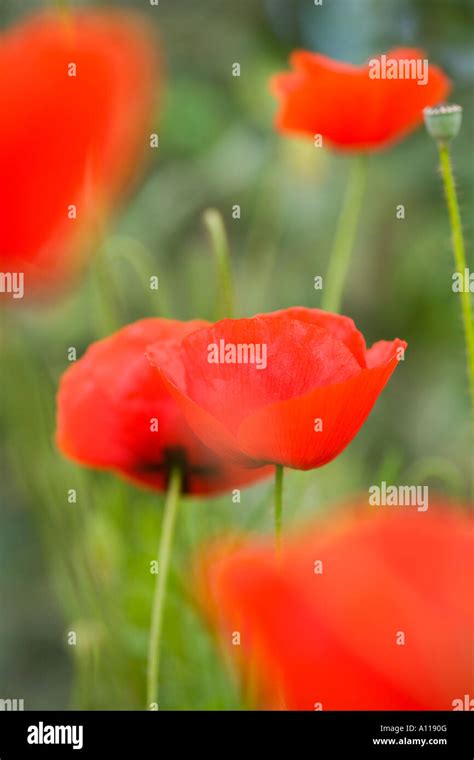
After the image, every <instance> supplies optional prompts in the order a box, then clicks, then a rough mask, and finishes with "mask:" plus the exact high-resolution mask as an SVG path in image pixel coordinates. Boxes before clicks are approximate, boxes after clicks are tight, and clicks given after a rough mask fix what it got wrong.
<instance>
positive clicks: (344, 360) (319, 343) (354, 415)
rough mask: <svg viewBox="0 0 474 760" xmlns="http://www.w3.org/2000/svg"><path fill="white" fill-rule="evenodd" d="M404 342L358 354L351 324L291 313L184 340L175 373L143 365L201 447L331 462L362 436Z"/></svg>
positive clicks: (155, 350)
mask: <svg viewBox="0 0 474 760" xmlns="http://www.w3.org/2000/svg"><path fill="white" fill-rule="evenodd" d="M405 347H406V343H405V342H404V341H402V340H399V339H396V340H394V341H380V342H379V343H376V344H375V345H374V346H372V348H370V349H368V350H367V349H366V346H365V340H364V337H363V335H362V334H361V333H360V332H359V331H358V330H357V329H356V327H355V325H354V322H353V321H352V319H349V318H348V317H344V316H340V315H338V314H330V313H328V312H324V311H321V310H320V309H306V308H303V307H294V308H290V309H284V310H282V311H276V312H273V313H270V314H260V315H257V316H256V317H253V318H251V319H235V320H234V319H225V320H222V321H221V322H217V323H215V324H213V325H211V326H209V327H206V328H204V329H202V330H198V331H197V332H194V333H193V334H192V335H189V336H188V337H186V338H185V339H184V340H183V341H182V343H181V345H180V348H179V355H180V362H179V365H178V366H177V367H176V366H172V365H170V364H169V362H168V361H167V356H166V351H164V350H163V347H162V346H161V345H160V344H157V345H154V346H150V348H149V349H148V352H147V354H148V357H149V359H150V362H151V363H152V365H153V366H155V367H156V368H157V369H158V371H159V372H160V375H161V377H162V378H163V380H164V382H165V383H166V385H167V387H168V389H169V391H170V393H172V395H173V396H174V398H175V399H176V401H177V402H178V404H179V405H180V407H181V409H182V410H183V413H184V415H185V416H186V419H187V420H188V422H189V424H190V425H191V427H192V428H193V430H194V431H195V433H196V435H198V436H200V437H201V438H202V440H203V441H204V442H205V443H206V445H207V446H209V447H210V448H213V449H214V450H215V451H218V452H220V453H222V454H223V455H224V456H227V457H230V458H232V459H233V460H234V461H235V462H236V463H241V464H247V465H249V464H254V465H263V464H269V463H271V464H278V465H284V466H287V467H293V468H296V469H301V470H309V469H312V468H314V467H320V466H321V465H323V464H326V463H327V462H330V461H331V460H332V459H334V457H336V456H337V455H338V454H340V452H341V451H342V450H343V449H344V448H345V447H346V446H347V445H348V443H349V442H350V441H351V440H352V439H353V438H354V436H355V435H356V433H357V432H358V431H359V429H360V428H361V426H362V424H363V423H364V421H365V420H366V418H367V416H368V415H369V413H370V410H371V409H372V407H373V405H374V403H375V401H376V400H377V398H378V396H379V394H380V393H381V391H382V389H383V387H384V386H385V384H386V383H387V381H388V379H389V377H390V375H391V374H392V372H393V371H394V369H395V367H396V366H397V363H398V361H399V359H401V358H403V352H404V350H405Z"/></svg>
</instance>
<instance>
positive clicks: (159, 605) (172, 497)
mask: <svg viewBox="0 0 474 760" xmlns="http://www.w3.org/2000/svg"><path fill="white" fill-rule="evenodd" d="M181 483H182V473H181V469H180V468H179V467H174V468H173V469H172V470H171V475H170V479H169V483H168V491H167V494H166V500H165V511H164V515H163V524H162V528H161V538H160V545H159V549H158V572H157V575H156V583H155V591H154V594H153V604H152V611H151V623H150V638H149V647H148V666H147V709H150V708H151V706H152V705H153V704H158V690H159V677H160V649H161V634H162V627H163V609H164V603H165V597H166V586H167V580H168V575H169V565H170V556H171V545H172V543H173V534H174V526H175V522H176V514H177V511H178V504H179V496H180V493H181Z"/></svg>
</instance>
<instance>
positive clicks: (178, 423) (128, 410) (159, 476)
mask: <svg viewBox="0 0 474 760" xmlns="http://www.w3.org/2000/svg"><path fill="white" fill-rule="evenodd" d="M207 324H208V323H207V322H203V321H198V320H195V321H191V322H177V321H173V320H167V319H144V320H141V321H139V322H135V323H134V324H131V325H128V326H127V327H124V328H123V329H121V330H119V331H118V332H116V333H115V334H114V335H111V336H110V337H107V338H105V339H104V340H100V341H98V342H97V343H94V344H93V345H92V346H90V347H89V349H88V350H87V351H86V353H85V354H84V356H83V357H82V358H81V359H79V361H77V362H76V363H74V364H73V365H72V366H71V367H70V368H69V369H68V370H67V371H66V372H65V373H64V375H63V377H62V379H61V382H60V387H59V391H58V397H57V432H56V440H57V445H58V447H59V449H60V451H61V452H62V453H63V454H65V455H66V456H68V457H69V458H71V459H73V460H75V461H76V462H79V463H81V464H84V465H88V466H89V467H96V468H100V469H107V470H113V471H115V472H117V473H118V474H120V475H122V476H124V477H126V478H128V479H131V480H132V481H134V482H136V483H139V484H141V485H145V486H148V487H150V488H154V489H157V490H159V491H164V490H165V489H166V488H167V486H168V479H169V476H170V472H171V470H172V468H173V467H179V468H180V469H181V471H182V479H183V484H182V490H183V492H184V493H190V494H195V495H205V494H213V493H217V492H220V491H225V490H228V489H232V488H237V487H239V486H245V485H247V484H250V483H254V482H255V481H257V480H261V479H262V478H263V477H265V475H268V474H271V473H272V468H267V469H266V470H265V469H255V468H254V469H248V468H247V469H243V468H240V467H235V466H233V465H232V464H231V463H228V462H226V461H224V460H223V459H222V458H220V457H218V456H216V454H214V453H213V452H212V451H210V450H209V449H208V448H206V446H204V445H203V443H202V442H201V441H200V440H199V439H198V438H197V437H196V436H195V435H194V433H193V432H192V431H191V429H190V427H189V426H188V424H187V423H186V421H185V419H184V417H183V415H182V413H181V411H180V409H179V407H178V405H177V404H176V402H175V401H174V399H173V398H172V396H171V395H170V394H169V392H168V391H167V389H166V387H165V384H164V383H163V381H162V380H161V379H160V377H159V375H158V373H157V372H156V371H155V370H153V369H152V368H151V367H150V364H149V363H148V361H147V359H146V356H145V349H146V347H147V346H148V345H149V344H150V343H156V341H159V345H160V346H161V348H162V352H163V353H162V355H163V357H164V356H165V355H166V356H167V360H166V363H167V364H168V365H170V366H171V365H172V366H173V371H174V372H176V373H178V374H180V373H182V372H184V368H183V367H180V352H179V347H180V344H181V341H182V340H183V339H184V338H185V337H186V336H187V335H189V334H190V333H192V332H193V331H194V330H196V329H198V328H202V327H205V326H207Z"/></svg>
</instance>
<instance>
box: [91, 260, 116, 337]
mask: <svg viewBox="0 0 474 760" xmlns="http://www.w3.org/2000/svg"><path fill="white" fill-rule="evenodd" d="M91 269H92V280H93V283H92V286H93V289H94V296H95V300H96V303H97V306H96V308H95V309H94V311H95V313H96V315H98V318H96V319H95V323H96V325H97V324H99V325H100V326H99V329H98V332H99V333H100V337H105V336H106V335H110V333H113V332H115V330H118V328H119V327H120V326H121V325H122V321H121V319H120V310H119V307H118V303H117V294H116V290H115V287H114V281H113V274H112V267H111V266H109V261H108V256H107V250H106V249H105V246H102V247H101V248H100V249H99V250H98V251H97V252H96V256H95V259H94V262H93V265H92V267H91Z"/></svg>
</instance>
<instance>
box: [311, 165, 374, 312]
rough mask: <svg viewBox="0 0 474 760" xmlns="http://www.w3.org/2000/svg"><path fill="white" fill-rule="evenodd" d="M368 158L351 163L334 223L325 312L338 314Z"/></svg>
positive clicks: (323, 300) (325, 284) (324, 292)
mask: <svg viewBox="0 0 474 760" xmlns="http://www.w3.org/2000/svg"><path fill="white" fill-rule="evenodd" d="M367 163H368V161H367V156H366V155H365V154H361V155H360V156H357V157H356V158H355V159H354V160H353V163H352V168H351V172H350V176H349V181H348V184H347V188H346V194H345V197H344V203H343V205H342V209H341V213H340V215H339V219H338V223H337V232H336V237H335V239H334V245H333V249H332V252H331V256H330V258H329V265H328V270H327V273H326V277H325V280H324V289H323V297H322V301H321V306H322V308H323V309H325V310H326V311H335V312H337V311H339V309H340V307H341V299H342V293H343V289H344V283H345V281H346V277H347V271H348V269H349V263H350V259H351V252H352V248H353V246H354V240H355V236H356V232H357V222H358V219H359V214H360V209H361V205H362V198H363V196H364V190H365V185H366V180H367Z"/></svg>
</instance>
